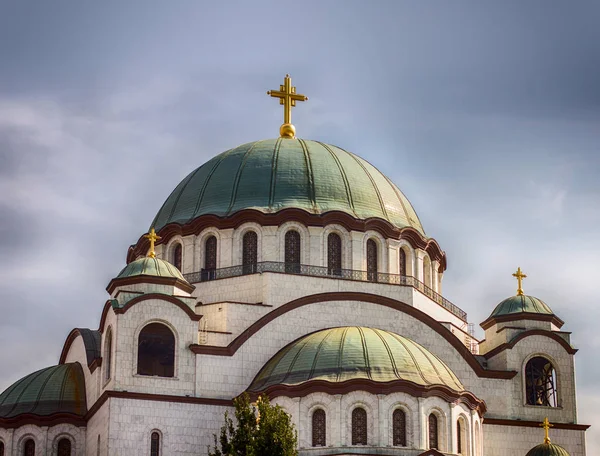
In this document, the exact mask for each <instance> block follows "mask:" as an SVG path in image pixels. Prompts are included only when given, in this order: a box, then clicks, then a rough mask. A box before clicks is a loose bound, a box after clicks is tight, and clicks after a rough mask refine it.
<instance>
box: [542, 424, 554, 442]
mask: <svg viewBox="0 0 600 456" xmlns="http://www.w3.org/2000/svg"><path fill="white" fill-rule="evenodd" d="M540 426H541V427H543V428H544V431H546V435H545V437H544V443H546V444H550V436H549V431H550V428H551V427H554V425H553V424H550V421H548V417H546V418H544V421H543V422H542V424H540Z"/></svg>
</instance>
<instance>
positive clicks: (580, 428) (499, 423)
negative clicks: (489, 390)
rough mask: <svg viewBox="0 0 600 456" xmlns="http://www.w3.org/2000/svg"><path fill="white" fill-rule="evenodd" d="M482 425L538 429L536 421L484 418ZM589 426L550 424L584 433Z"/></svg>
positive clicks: (538, 424) (554, 426)
mask: <svg viewBox="0 0 600 456" xmlns="http://www.w3.org/2000/svg"><path fill="white" fill-rule="evenodd" d="M483 424H484V425H493V426H518V427H532V428H537V429H539V428H540V423H539V422H538V421H525V420H505V419H500V418H484V420H483ZM590 426H591V425H590V424H574V423H556V422H554V421H553V422H552V428H553V429H568V430H571V431H586V430H587V429H589V428H590Z"/></svg>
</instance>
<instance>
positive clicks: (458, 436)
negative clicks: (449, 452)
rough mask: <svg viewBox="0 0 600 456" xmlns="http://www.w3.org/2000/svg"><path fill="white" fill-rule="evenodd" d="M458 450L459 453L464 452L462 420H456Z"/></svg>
mask: <svg viewBox="0 0 600 456" xmlns="http://www.w3.org/2000/svg"><path fill="white" fill-rule="evenodd" d="M456 451H457V453H458V454H462V426H461V425H460V420H458V421H457V422H456Z"/></svg>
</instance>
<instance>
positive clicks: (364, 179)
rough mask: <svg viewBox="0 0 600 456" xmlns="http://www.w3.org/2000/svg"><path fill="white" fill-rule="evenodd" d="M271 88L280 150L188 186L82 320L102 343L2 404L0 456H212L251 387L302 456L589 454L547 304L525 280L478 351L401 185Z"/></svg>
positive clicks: (439, 252)
mask: <svg viewBox="0 0 600 456" xmlns="http://www.w3.org/2000/svg"><path fill="white" fill-rule="evenodd" d="M268 94H269V95H270V96H271V97H275V98H278V99H279V100H280V103H281V105H283V107H284V123H283V125H282V126H281V128H280V137H278V138H276V139H264V140H260V141H255V142H250V143H247V144H243V145H240V146H237V147H234V148H232V149H230V150H227V151H225V152H223V153H221V154H219V155H216V156H215V157H214V158H212V159H210V160H209V161H208V162H206V163H204V164H203V165H201V166H200V167H198V168H196V169H195V170H193V171H192V172H191V173H190V174H189V175H188V176H187V177H185V178H184V179H183V180H182V181H181V183H180V184H179V185H177V187H176V188H175V189H174V190H173V192H172V193H171V194H170V195H169V196H168V197H167V199H166V201H165V202H164V204H163V205H162V207H160V208H157V209H158V213H157V214H156V216H155V218H154V220H153V221H152V223H151V225H150V229H149V233H148V234H144V233H146V230H145V229H144V230H140V237H139V239H138V240H137V241H136V242H135V243H134V244H133V245H132V246H131V247H130V248H129V251H128V252H127V264H126V266H125V267H124V268H123V270H122V271H121V272H119V273H118V274H117V275H116V276H115V278H114V279H112V280H111V281H110V283H109V284H108V286H107V288H106V290H107V292H108V295H109V297H108V300H107V301H106V303H104V307H103V311H102V316H101V319H100V321H99V322H82V323H83V324H87V325H91V326H93V327H96V326H97V329H88V328H83V327H82V328H75V329H73V330H72V331H71V333H70V334H68V336H67V337H66V340H65V342H64V347H63V350H62V353H61V355H60V359H58V360H57V364H56V365H55V366H50V367H45V368H43V369H40V370H38V371H37V372H34V373H32V374H30V375H28V376H26V377H24V378H22V379H20V380H19V379H15V383H14V384H13V385H12V386H10V387H9V388H8V389H7V390H6V391H4V392H3V393H1V394H0V456H46V455H51V456H55V455H58V456H201V455H206V454H207V453H208V447H209V445H213V434H215V433H218V432H219V430H220V427H221V426H222V424H223V415H224V412H225V411H227V410H231V409H232V403H233V399H234V398H235V397H237V396H239V395H240V394H242V393H244V392H248V393H249V394H250V396H251V399H252V400H256V399H257V398H258V397H259V395H268V397H269V398H270V399H271V401H272V402H273V403H276V404H279V405H281V407H283V409H284V410H285V411H286V412H287V413H289V415H290V416H291V418H292V421H293V423H294V425H295V427H296V430H297V432H298V451H299V455H300V456H325V455H337V456H342V455H390V456H392V455H394V456H395V455H397V456H418V455H428V456H429V455H433V456H436V455H463V456H521V455H522V456H525V455H529V456H543V455H560V456H566V455H570V456H585V454H586V449H585V431H586V429H587V428H588V427H589V426H587V425H584V424H579V423H578V421H577V406H576V395H575V369H574V356H575V354H576V352H577V350H576V349H575V348H574V347H573V346H572V345H571V343H570V333H569V332H564V331H562V327H563V324H564V321H563V320H562V319H561V318H560V316H558V315H556V314H555V313H554V312H553V311H552V308H551V304H552V303H551V302H550V305H548V304H546V303H545V302H544V301H542V300H541V299H539V298H537V297H533V296H529V295H527V294H525V293H524V291H523V287H524V283H523V279H525V277H526V275H525V274H524V272H523V271H521V269H520V268H519V269H517V272H515V273H514V274H513V275H514V276H515V279H516V281H515V285H516V286H515V289H516V293H511V292H512V290H507V293H506V294H507V296H508V295H510V296H508V297H507V298H506V299H505V300H503V301H502V302H500V303H499V304H497V303H488V305H489V310H490V314H489V317H488V318H487V319H486V320H485V321H483V322H482V323H481V327H482V328H483V329H484V330H485V339H484V340H477V339H476V338H475V337H474V335H473V325H472V324H470V323H469V320H468V317H467V314H466V312H465V311H463V310H462V309H461V308H460V307H459V306H458V305H457V304H455V303H452V302H450V301H449V300H448V299H446V298H444V297H443V277H444V273H445V271H446V267H447V258H446V254H445V252H444V250H443V249H442V247H441V246H440V245H439V244H438V243H437V242H436V241H435V239H433V238H432V237H429V236H428V235H427V234H426V232H425V230H424V228H423V226H422V225H421V222H420V221H419V217H418V216H417V213H416V212H415V209H414V208H413V206H412V205H411V203H410V201H409V200H408V199H407V198H406V196H405V195H404V194H403V193H402V191H401V190H400V189H399V188H398V187H397V186H396V185H395V184H394V183H393V182H392V181H391V180H390V179H389V178H388V177H386V176H385V174H383V173H382V172H381V171H379V170H378V169H376V168H375V167H374V166H373V165H371V164H370V163H369V162H367V161H366V160H364V159H362V158H361V157H360V156H358V155H355V154H354V153H352V152H349V151H346V150H344V149H342V148H341V147H338V146H334V145H330V144H325V143H323V142H320V141H317V140H306V139H300V138H297V137H296V131H295V128H294V126H293V125H292V123H291V109H292V107H294V106H295V105H296V103H297V102H300V101H305V100H307V97H305V96H304V95H300V94H298V93H296V88H295V87H293V86H292V83H291V79H290V77H289V75H288V76H286V77H285V79H284V84H282V85H281V86H280V88H279V89H278V90H274V91H270V92H268ZM431 229H435V227H431ZM132 241H133V240H132ZM115 272H116V271H115ZM510 272H512V271H510ZM510 272H507V273H510ZM525 288H526V287H525ZM511 294H512V295H511ZM544 298H548V297H544ZM496 304H497V305H496ZM98 305H99V306H100V305H102V303H98ZM482 305H483V303H482ZM3 349H5V350H6V349H7V348H6V347H4V348H3ZM40 367H42V366H40ZM544 432H545V438H544ZM550 439H551V441H550Z"/></svg>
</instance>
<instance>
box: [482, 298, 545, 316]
mask: <svg viewBox="0 0 600 456" xmlns="http://www.w3.org/2000/svg"><path fill="white" fill-rule="evenodd" d="M521 312H527V313H538V314H546V315H554V312H552V309H551V308H550V307H549V306H548V305H547V304H546V303H545V302H544V301H542V300H541V299H538V298H534V297H533V296H527V295H517V296H511V297H510V298H507V299H505V300H504V301H502V302H501V303H500V304H498V305H497V306H496V308H495V309H494V311H493V312H492V315H490V317H499V316H500V315H509V314H516V313H521Z"/></svg>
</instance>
